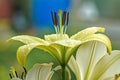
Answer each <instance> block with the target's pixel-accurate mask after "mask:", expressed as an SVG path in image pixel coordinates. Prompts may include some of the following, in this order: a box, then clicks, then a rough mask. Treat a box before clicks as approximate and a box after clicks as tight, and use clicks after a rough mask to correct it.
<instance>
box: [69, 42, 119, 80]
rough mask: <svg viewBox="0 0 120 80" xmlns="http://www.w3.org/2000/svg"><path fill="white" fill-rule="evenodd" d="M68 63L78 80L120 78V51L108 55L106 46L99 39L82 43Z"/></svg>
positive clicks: (111, 79) (110, 79)
mask: <svg viewBox="0 0 120 80" xmlns="http://www.w3.org/2000/svg"><path fill="white" fill-rule="evenodd" d="M68 64H69V67H70V68H71V70H72V71H73V73H74V74H75V75H76V80H120V68H119V67H120V51H118V50H114V51H112V54H111V55H108V52H107V49H106V46H105V45H104V44H103V43H101V42H98V41H91V42H87V43H84V44H82V45H81V46H80V47H79V48H78V50H77V52H76V56H75V58H74V56H72V57H71V59H70V60H69V63H68Z"/></svg>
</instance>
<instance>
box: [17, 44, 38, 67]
mask: <svg viewBox="0 0 120 80" xmlns="http://www.w3.org/2000/svg"><path fill="white" fill-rule="evenodd" d="M38 45H39V44H38V43H36V44H35V43H31V44H27V45H23V46H21V47H19V48H18V50H17V60H18V62H19V64H20V65H22V66H24V65H25V62H26V58H27V56H28V54H29V53H30V51H31V50H32V49H33V48H35V47H36V46H38Z"/></svg>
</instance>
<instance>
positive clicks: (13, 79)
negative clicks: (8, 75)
mask: <svg viewBox="0 0 120 80" xmlns="http://www.w3.org/2000/svg"><path fill="white" fill-rule="evenodd" d="M11 80H22V79H20V78H12V79H11Z"/></svg>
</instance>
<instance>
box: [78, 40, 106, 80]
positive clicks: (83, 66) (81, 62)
mask: <svg viewBox="0 0 120 80" xmlns="http://www.w3.org/2000/svg"><path fill="white" fill-rule="evenodd" d="M105 54H107V49H106V47H105V45H104V44H102V43H100V42H97V41H91V42H87V43H84V44H82V45H81V46H80V47H79V48H78V50H77V53H76V62H77V64H78V67H79V69H80V76H81V80H89V77H90V76H91V74H92V73H91V72H92V70H93V69H94V67H95V65H96V64H97V62H98V61H99V60H100V58H101V57H103V56H104V55H105ZM93 80H96V79H93Z"/></svg>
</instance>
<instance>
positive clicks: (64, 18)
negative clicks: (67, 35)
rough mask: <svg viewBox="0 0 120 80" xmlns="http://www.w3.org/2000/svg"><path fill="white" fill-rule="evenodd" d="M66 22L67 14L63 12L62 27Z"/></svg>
mask: <svg viewBox="0 0 120 80" xmlns="http://www.w3.org/2000/svg"><path fill="white" fill-rule="evenodd" d="M65 22H66V12H65V11H64V12H63V17H62V25H64V24H65Z"/></svg>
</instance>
